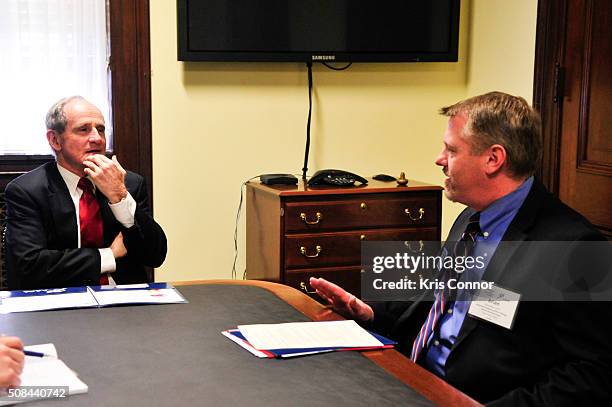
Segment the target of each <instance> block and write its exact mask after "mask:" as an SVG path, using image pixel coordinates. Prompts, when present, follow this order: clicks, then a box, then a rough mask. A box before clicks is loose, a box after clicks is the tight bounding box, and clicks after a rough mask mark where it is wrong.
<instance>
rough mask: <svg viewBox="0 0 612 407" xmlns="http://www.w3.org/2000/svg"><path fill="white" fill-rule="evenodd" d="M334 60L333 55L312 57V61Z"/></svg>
mask: <svg viewBox="0 0 612 407" xmlns="http://www.w3.org/2000/svg"><path fill="white" fill-rule="evenodd" d="M335 59H336V56H335V55H313V56H312V60H313V61H334V60H335Z"/></svg>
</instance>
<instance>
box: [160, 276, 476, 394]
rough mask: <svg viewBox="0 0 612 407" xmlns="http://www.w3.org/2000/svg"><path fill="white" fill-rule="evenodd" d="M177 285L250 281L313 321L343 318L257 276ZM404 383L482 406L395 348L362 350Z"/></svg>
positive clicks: (428, 392) (242, 283) (290, 288)
mask: <svg viewBox="0 0 612 407" xmlns="http://www.w3.org/2000/svg"><path fill="white" fill-rule="evenodd" d="M172 284H173V285H175V286H181V285H194V284H232V285H250V286H256V287H261V288H264V289H266V290H268V291H270V292H272V293H274V294H275V295H276V296H277V297H279V298H280V299H282V300H283V301H285V302H286V303H288V304H289V305H291V306H292V307H293V308H295V309H297V310H298V311H300V312H301V313H302V314H304V315H306V316H307V317H308V318H310V319H311V320H313V321H338V320H342V319H344V318H343V317H341V316H340V315H338V314H336V313H335V312H334V311H332V310H331V308H329V307H326V306H323V305H321V304H319V303H318V302H317V301H315V300H313V299H312V298H310V297H309V296H307V295H306V294H304V293H301V292H300V291H298V290H296V289H294V288H292V287H289V286H286V285H282V284H276V283H270V282H267V281H258V280H198V281H178V282H173V283H172ZM361 354H362V355H363V356H364V357H366V358H368V359H370V360H371V361H372V362H374V363H376V364H377V365H378V366H380V367H381V368H383V369H384V370H386V371H387V372H388V373H389V374H391V375H393V376H394V377H396V378H397V379H398V380H400V381H401V382H402V383H404V384H406V385H407V386H409V387H411V388H412V389H414V390H416V391H417V392H419V393H420V394H422V395H423V396H424V397H426V398H428V399H429V400H431V401H432V402H433V403H434V404H436V405H438V406H480V405H481V404H480V403H478V402H477V401H475V400H473V399H472V398H470V397H469V396H467V395H465V394H463V393H462V392H460V391H459V390H457V389H455V388H454V387H453V386H451V385H450V384H448V383H446V382H445V381H444V380H442V379H440V378H438V377H437V376H435V375H434V374H432V373H430V372H429V371H427V370H425V369H423V368H422V367H421V366H419V365H417V364H415V363H414V362H412V361H411V360H410V359H408V358H407V357H405V356H404V355H402V354H401V353H399V352H398V351H396V350H393V349H385V350H380V351H369V352H362V353H361Z"/></svg>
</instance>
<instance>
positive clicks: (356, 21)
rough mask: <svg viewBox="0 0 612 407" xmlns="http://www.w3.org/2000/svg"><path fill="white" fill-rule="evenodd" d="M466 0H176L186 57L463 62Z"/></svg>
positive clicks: (180, 46) (182, 55)
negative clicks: (461, 15)
mask: <svg viewBox="0 0 612 407" xmlns="http://www.w3.org/2000/svg"><path fill="white" fill-rule="evenodd" d="M459 2H460V0H177V11H178V59H179V60H180V61H300V62H310V61H324V62H330V61H331V62H333V61H339V62H418V61H424V62H437V61H457V53H458V42H459V8H460V4H459Z"/></svg>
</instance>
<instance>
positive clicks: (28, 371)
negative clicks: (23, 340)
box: [0, 343, 89, 406]
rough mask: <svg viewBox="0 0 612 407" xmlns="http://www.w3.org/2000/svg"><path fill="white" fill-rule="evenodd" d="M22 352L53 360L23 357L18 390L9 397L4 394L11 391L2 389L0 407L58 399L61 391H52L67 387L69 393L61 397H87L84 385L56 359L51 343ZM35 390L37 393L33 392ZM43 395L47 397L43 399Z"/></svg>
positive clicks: (55, 351)
mask: <svg viewBox="0 0 612 407" xmlns="http://www.w3.org/2000/svg"><path fill="white" fill-rule="evenodd" d="M25 349H27V350H31V351H35V352H41V353H45V354H47V355H53V356H55V357H44V358H39V357H35V356H26V357H25V365H24V368H23V372H22V373H21V386H20V387H18V388H16V389H13V392H12V393H13V396H12V397H10V396H9V394H7V393H8V392H9V391H10V390H6V389H3V394H2V397H0V406H6V405H10V404H16V403H23V402H26V401H28V402H29V401H35V400H44V399H45V398H52V397H57V396H58V394H59V395H62V394H63V391H59V392H58V391H55V392H54V391H52V390H53V389H54V388H60V387H64V386H65V387H68V393H67V394H63V395H64V396H65V397H67V396H69V395H73V394H79V393H87V391H88V390H89V388H88V386H87V384H85V383H84V382H83V381H82V380H81V379H79V378H78V376H77V375H76V373H75V372H74V371H72V370H71V369H70V368H69V367H68V366H67V365H66V364H65V363H64V362H62V360H60V359H59V358H57V350H56V349H55V346H54V345H53V344H52V343H46V344H43V345H32V346H26V347H25ZM32 386H35V387H32ZM36 389H38V390H39V391H38V392H35V391H33V390H36ZM54 393H55V394H54ZM43 395H46V396H47V397H43ZM30 396H32V397H30Z"/></svg>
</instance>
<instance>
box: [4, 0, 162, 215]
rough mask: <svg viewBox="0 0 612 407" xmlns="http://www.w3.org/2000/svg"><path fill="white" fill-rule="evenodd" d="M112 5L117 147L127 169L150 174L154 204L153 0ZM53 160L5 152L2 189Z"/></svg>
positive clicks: (120, 1) (115, 1)
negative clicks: (150, 2)
mask: <svg viewBox="0 0 612 407" xmlns="http://www.w3.org/2000/svg"><path fill="white" fill-rule="evenodd" d="M109 5H110V10H109V15H110V38H111V61H110V66H111V93H112V101H111V106H112V115H113V117H112V121H113V131H114V134H113V145H114V148H113V150H114V151H113V152H114V153H115V154H117V158H118V159H119V161H120V162H121V163H122V164H123V166H124V167H125V168H127V169H130V170H132V171H135V172H138V173H139V174H141V175H143V176H144V177H145V179H146V181H147V187H148V189H149V198H150V199H151V202H149V204H150V207H151V208H152V196H153V191H152V185H153V183H152V182H153V181H152V175H153V170H152V161H151V67H150V38H149V1H148V0H110V2H109ZM41 137H44V135H43V134H41ZM51 160H53V156H51V155H47V156H26V155H9V156H0V190H4V187H5V186H6V184H7V183H8V182H9V181H10V180H11V179H13V178H15V177H16V176H18V175H20V174H22V173H24V172H27V171H29V170H31V169H33V168H35V167H37V166H39V165H41V164H43V163H45V162H48V161H51Z"/></svg>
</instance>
